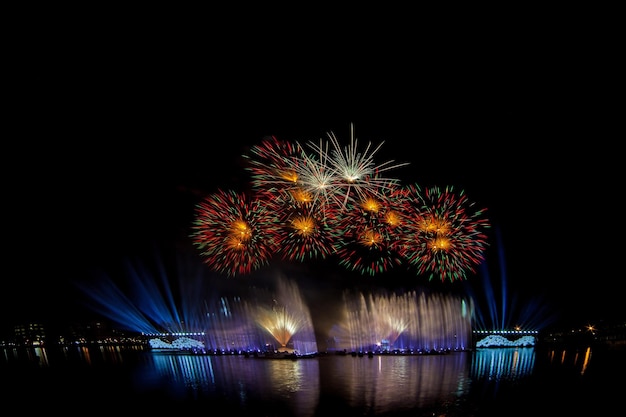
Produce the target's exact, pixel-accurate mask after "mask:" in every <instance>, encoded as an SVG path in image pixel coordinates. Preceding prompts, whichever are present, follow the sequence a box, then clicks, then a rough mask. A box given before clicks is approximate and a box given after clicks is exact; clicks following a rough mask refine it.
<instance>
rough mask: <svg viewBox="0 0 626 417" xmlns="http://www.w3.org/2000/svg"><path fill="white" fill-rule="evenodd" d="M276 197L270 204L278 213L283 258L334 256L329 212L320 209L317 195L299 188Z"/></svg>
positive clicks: (278, 234) (276, 237) (310, 258)
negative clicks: (316, 200) (316, 201)
mask: <svg viewBox="0 0 626 417" xmlns="http://www.w3.org/2000/svg"><path fill="white" fill-rule="evenodd" d="M274 197H275V198H273V199H272V200H271V202H268V204H269V206H268V207H269V208H270V210H272V211H273V212H274V213H276V215H277V216H278V223H277V224H276V227H275V229H274V232H275V239H276V243H277V245H278V248H279V254H280V255H281V256H282V258H283V259H289V260H291V261H300V262H304V261H306V260H312V259H316V258H318V259H319V258H321V259H323V258H326V257H327V256H328V255H330V254H331V252H332V243H333V240H334V238H333V235H332V233H331V230H330V228H329V226H328V223H327V220H328V216H329V212H328V211H325V212H324V211H322V210H320V208H319V206H318V205H317V204H315V201H314V198H313V196H312V195H311V194H310V193H308V192H306V191H303V190H302V189H299V188H293V189H291V190H289V191H283V192H281V193H278V194H276V195H275V196H274Z"/></svg>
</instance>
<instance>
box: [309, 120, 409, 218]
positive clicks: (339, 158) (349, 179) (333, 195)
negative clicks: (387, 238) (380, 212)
mask: <svg viewBox="0 0 626 417" xmlns="http://www.w3.org/2000/svg"><path fill="white" fill-rule="evenodd" d="M383 144H384V142H381V143H380V144H379V145H378V146H377V147H375V148H374V147H372V143H371V142H368V144H367V146H366V148H365V150H363V151H361V150H359V142H358V140H357V139H356V138H355V136H354V125H352V124H351V125H350V144H349V145H348V146H345V147H342V146H341V144H340V143H339V140H338V139H337V136H336V135H335V134H334V133H333V132H329V133H328V140H327V141H326V142H324V141H322V140H321V139H320V141H319V144H317V143H314V142H312V141H311V142H309V143H308V146H309V147H310V148H311V149H313V150H314V151H315V154H316V155H319V158H318V160H319V161H320V162H322V163H323V164H325V165H326V166H325V167H324V168H325V169H324V170H318V171H322V172H326V173H327V175H326V176H325V177H324V189H325V190H332V192H328V193H327V196H328V197H329V199H332V201H333V203H335V204H337V205H338V207H339V208H340V209H345V208H346V207H347V205H348V203H349V202H351V201H357V202H358V201H362V200H364V199H365V198H367V197H368V196H381V193H383V192H384V191H385V190H387V189H393V188H394V186H395V185H396V184H398V183H399V180H398V179H395V178H385V177H383V176H382V173H383V172H385V171H388V170H391V169H395V168H399V167H402V166H404V165H408V163H400V164H394V161H387V162H385V163H383V164H379V165H377V164H376V163H375V161H374V155H375V154H376V153H377V152H378V151H379V149H380V148H381V147H382V145H383ZM331 145H332V147H331ZM329 149H330V152H329ZM381 197H382V196H381Z"/></svg>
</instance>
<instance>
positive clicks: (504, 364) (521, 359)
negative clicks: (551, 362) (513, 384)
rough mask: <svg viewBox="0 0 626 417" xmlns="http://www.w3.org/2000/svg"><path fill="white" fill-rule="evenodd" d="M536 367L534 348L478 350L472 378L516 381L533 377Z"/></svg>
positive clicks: (474, 360)
mask: <svg viewBox="0 0 626 417" xmlns="http://www.w3.org/2000/svg"><path fill="white" fill-rule="evenodd" d="M534 367H535V349H534V348H533V347H524V348H502V349H493V348H490V349H478V350H476V352H474V357H473V362H472V376H473V377H474V378H477V379H487V380H499V379H511V380H514V379H518V378H522V377H525V376H529V375H531V374H532V372H533V369H534Z"/></svg>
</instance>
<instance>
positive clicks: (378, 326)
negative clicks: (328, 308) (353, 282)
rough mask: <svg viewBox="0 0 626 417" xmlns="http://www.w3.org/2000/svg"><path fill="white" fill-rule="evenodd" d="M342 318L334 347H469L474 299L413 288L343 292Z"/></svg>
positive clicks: (369, 349)
mask: <svg viewBox="0 0 626 417" xmlns="http://www.w3.org/2000/svg"><path fill="white" fill-rule="evenodd" d="M343 298H344V304H345V308H344V311H343V314H344V317H343V320H342V322H341V323H339V324H338V325H336V326H334V327H333V329H331V335H330V336H331V338H332V340H333V341H334V343H335V346H334V348H335V349H337V350H345V351H350V352H392V351H393V352H403V353H411V352H415V353H419V352H444V351H454V350H466V349H470V348H471V340H472V339H471V336H472V310H473V306H472V303H471V301H469V300H466V299H463V298H461V297H457V296H451V295H442V294H427V293H425V292H418V291H412V292H408V293H404V294H391V295H387V294H364V293H356V294H353V293H349V292H345V293H344V297H343Z"/></svg>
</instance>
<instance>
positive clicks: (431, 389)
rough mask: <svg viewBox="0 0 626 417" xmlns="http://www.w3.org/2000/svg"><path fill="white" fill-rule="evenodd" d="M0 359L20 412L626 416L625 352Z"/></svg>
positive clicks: (77, 352)
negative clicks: (620, 413) (625, 412)
mask: <svg viewBox="0 0 626 417" xmlns="http://www.w3.org/2000/svg"><path fill="white" fill-rule="evenodd" d="M0 354H1V355H2V357H1V358H0V372H1V373H2V376H3V380H4V381H5V383H4V388H3V389H2V394H1V396H2V399H3V402H4V404H5V405H6V404H10V405H12V406H18V407H20V408H18V409H20V410H23V411H22V412H21V414H24V413H26V414H28V413H29V412H36V411H63V412H67V413H70V414H76V413H79V414H94V413H96V414H98V413H109V412H133V411H137V412H140V413H142V414H143V415H146V413H148V412H159V413H161V414H162V413H166V412H167V413H179V412H185V411H194V412H196V413H202V414H207V415H215V414H217V413H220V414H221V413H227V414H230V415H235V416H243V415H249V416H253V415H254V416H326V415H331V414H332V415H343V416H392V415H393V416H404V415H406V416H503V415H506V416H512V415H520V416H522V415H533V414H534V415H537V414H541V415H549V414H552V415H569V416H575V415H581V416H583V415H584V416H588V415H601V414H606V415H614V414H615V413H616V412H617V411H616V410H617V409H622V411H623V404H624V395H625V393H626V383H625V382H624V381H625V380H626V379H625V378H624V377H625V375H626V374H625V372H626V351H624V350H611V349H607V348H590V347H579V348H567V349H565V348H547V347H541V348H540V347H526V348H502V349H477V350H475V351H472V352H453V353H450V354H445V355H407V356H402V355H374V356H373V357H368V356H367V355H366V356H364V357H359V356H356V357H353V356H351V355H344V356H342V355H335V354H331V353H328V354H324V355H320V356H318V357H314V358H304V359H297V360H290V359H259V358H253V357H245V356H243V355H189V354H172V353H158V352H154V351H150V350H147V349H146V348H141V347H133V348H129V347H114V346H98V347H96V346H92V347H79V346H72V347H64V348H56V347H55V348H28V349H26V348H17V349H13V348H11V349H9V348H2V349H0ZM22 407H23V408H22Z"/></svg>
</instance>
